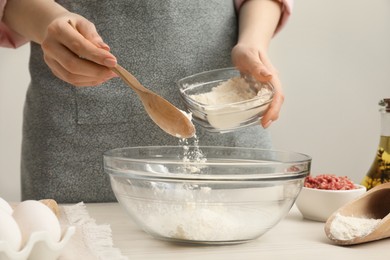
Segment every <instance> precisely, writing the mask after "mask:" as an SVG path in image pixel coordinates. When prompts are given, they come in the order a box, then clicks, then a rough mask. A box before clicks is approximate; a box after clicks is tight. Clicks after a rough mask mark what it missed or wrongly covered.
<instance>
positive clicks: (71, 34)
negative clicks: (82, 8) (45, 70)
mask: <svg viewBox="0 0 390 260" xmlns="http://www.w3.org/2000/svg"><path fill="white" fill-rule="evenodd" d="M41 46H42V50H43V53H44V59H45V62H46V63H47V65H48V66H49V67H50V69H51V71H52V72H53V74H54V75H56V76H57V77H58V78H60V79H62V80H64V81H66V82H68V83H70V84H72V85H74V86H78V87H82V86H96V85H99V84H101V83H103V82H105V81H107V80H109V79H111V78H113V77H116V74H115V73H113V72H112V71H111V70H110V67H114V66H115V65H116V63H117V61H116V58H115V56H114V55H112V54H111V53H110V48H109V46H108V45H107V44H106V43H104V42H103V40H102V38H101V37H100V35H99V34H98V32H97V31H96V28H95V25H94V24H93V23H91V22H90V21H88V20H87V19H85V18H84V17H82V16H80V15H77V14H74V13H65V14H63V15H61V16H59V17H57V18H55V19H54V20H52V22H51V23H50V24H49V25H48V27H47V33H46V36H45V38H44V39H43V41H42V43H41Z"/></svg>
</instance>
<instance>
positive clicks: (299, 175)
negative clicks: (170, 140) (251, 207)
mask: <svg viewBox="0 0 390 260" xmlns="http://www.w3.org/2000/svg"><path fill="white" fill-rule="evenodd" d="M188 147H192V148H194V147H195V146H192V145H188ZM169 148H170V149H172V148H181V149H184V148H183V146H179V145H166V146H134V147H121V148H115V149H111V150H108V151H106V152H104V153H103V161H104V170H105V172H106V173H108V174H109V175H113V176H121V177H126V178H144V179H170V180H182V181H196V180H197V181H256V180H257V181H281V180H289V179H302V181H303V179H304V178H305V177H306V176H308V175H309V174H310V165H311V160H312V158H311V157H310V156H309V155H306V154H303V153H299V152H292V151H283V150H274V149H262V148H250V147H229V146H196V148H199V149H200V150H202V149H219V150H221V149H224V150H233V149H235V150H237V149H240V150H245V151H251V150H252V151H258V152H271V153H278V154H294V155H298V156H299V157H300V159H297V160H285V161H266V159H263V160H261V159H258V160H256V159H252V161H249V159H244V160H246V161H245V162H239V163H237V162H235V163H234V162H230V163H227V162H224V163H218V162H209V161H206V162H183V161H169V160H164V159H161V160H154V159H155V158H153V160H152V161H150V160H149V161H148V159H144V158H142V159H134V158H125V157H123V156H117V155H115V153H116V152H119V151H124V150H129V149H130V150H136V149H169ZM110 159H111V160H117V161H120V162H130V163H139V164H140V163H141V164H142V163H145V164H149V165H161V164H165V165H173V166H189V167H191V166H195V165H196V166H198V167H203V166H213V167H228V166H241V167H246V166H249V167H256V166H266V167H277V166H281V165H284V164H285V165H291V166H296V165H302V164H303V165H304V164H307V165H308V166H307V169H305V170H299V171H291V172H287V171H286V172H276V173H254V174H246V173H238V174H234V175H231V174H230V175H229V174H220V175H219V174H218V175H216V174H207V173H206V174H199V173H181V174H178V173H175V174H174V173H171V174H167V173H156V172H153V173H152V172H150V173H148V172H132V171H130V170H120V169H109V168H107V167H106V160H110ZM130 172H131V173H130ZM302 186H303V182H302Z"/></svg>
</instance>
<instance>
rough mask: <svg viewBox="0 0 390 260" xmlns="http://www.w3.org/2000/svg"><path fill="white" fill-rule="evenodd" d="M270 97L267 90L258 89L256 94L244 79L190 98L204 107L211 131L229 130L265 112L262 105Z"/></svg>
mask: <svg viewBox="0 0 390 260" xmlns="http://www.w3.org/2000/svg"><path fill="white" fill-rule="evenodd" d="M272 94H273V93H272V91H271V90H270V89H269V88H266V87H262V88H260V89H259V90H258V91H257V90H254V88H253V87H251V86H250V85H249V83H248V82H247V81H246V80H245V79H244V78H242V77H234V78H231V79H229V80H227V81H224V82H222V83H221V84H219V85H218V86H216V87H214V88H212V89H211V91H210V92H206V93H201V94H197V95H191V96H190V97H191V98H192V99H193V100H195V101H197V102H199V103H201V104H204V105H205V113H206V114H207V120H208V122H209V123H210V124H211V125H212V126H213V127H214V128H216V129H231V128H235V127H237V126H239V125H240V124H242V123H247V122H248V121H249V120H251V119H253V118H254V117H257V116H259V115H261V114H262V113H263V112H265V110H266V108H267V107H266V106H263V104H265V103H267V102H268V101H269V100H270V99H271V97H272ZM244 101H247V102H244ZM223 105H226V106H223Z"/></svg>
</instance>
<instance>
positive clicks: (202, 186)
mask: <svg viewBox="0 0 390 260" xmlns="http://www.w3.org/2000/svg"><path fill="white" fill-rule="evenodd" d="M199 154H201V156H199ZM310 163H311V158H310V157H309V156H307V155H304V154H300V153H294V152H283V151H272V150H261V149H254V148H237V147H234V148H232V147H202V146H201V147H193V146H151V147H132V148H118V149H114V150H110V151H107V152H106V153H105V154H104V169H105V172H106V173H107V174H108V175H109V177H110V181H111V186H112V189H113V191H114V193H115V196H116V198H117V199H118V201H119V203H120V204H121V205H122V206H123V207H124V208H125V209H126V211H127V212H128V214H129V216H130V217H131V218H132V219H133V220H134V221H135V222H136V223H137V224H138V225H139V226H140V227H141V228H142V229H143V230H145V231H146V232H147V233H149V234H151V235H152V236H154V237H155V238H159V239H165V240H171V241H176V242H189V243H203V244H226V243H242V242H245V241H249V240H253V239H256V238H258V237H259V236H261V235H262V234H264V233H265V232H266V231H268V230H270V229H271V228H272V227H274V226H275V225H276V224H277V223H278V222H279V221H280V220H281V219H282V218H283V217H284V216H285V215H286V214H287V213H288V212H289V210H290V208H291V207H292V205H293V204H294V202H295V199H296V198H297V196H298V194H299V192H300V190H301V188H302V186H303V182H304V178H305V177H306V176H307V175H308V174H309V171H310Z"/></svg>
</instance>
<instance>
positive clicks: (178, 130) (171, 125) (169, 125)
mask: <svg viewBox="0 0 390 260" xmlns="http://www.w3.org/2000/svg"><path fill="white" fill-rule="evenodd" d="M111 70H112V71H114V72H115V73H116V74H118V76H119V77H121V78H122V80H123V81H125V82H126V83H127V85H129V86H130V87H131V88H132V89H133V90H134V91H135V92H136V93H137V94H138V96H139V98H140V100H141V101H142V104H143V105H144V107H145V110H146V112H147V113H148V115H149V116H150V118H151V119H152V120H153V121H154V122H155V123H156V124H157V125H158V126H159V127H160V128H161V129H162V130H164V131H165V132H167V133H168V134H171V135H173V136H175V137H178V138H189V137H192V136H194V134H195V127H194V125H193V124H192V122H191V119H190V117H189V116H188V115H187V114H186V113H185V112H184V111H181V110H180V109H178V108H177V107H175V106H174V105H172V104H171V103H169V102H168V101H167V100H166V99H164V98H162V97H161V96H159V95H157V94H156V93H154V92H152V91H151V90H149V89H147V88H145V87H144V86H143V85H142V84H141V83H140V82H139V81H138V80H137V79H136V78H135V77H134V76H133V75H132V74H131V73H130V72H128V71H127V70H125V69H124V68H123V67H121V66H120V65H119V64H117V65H116V66H115V67H114V68H111Z"/></svg>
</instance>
